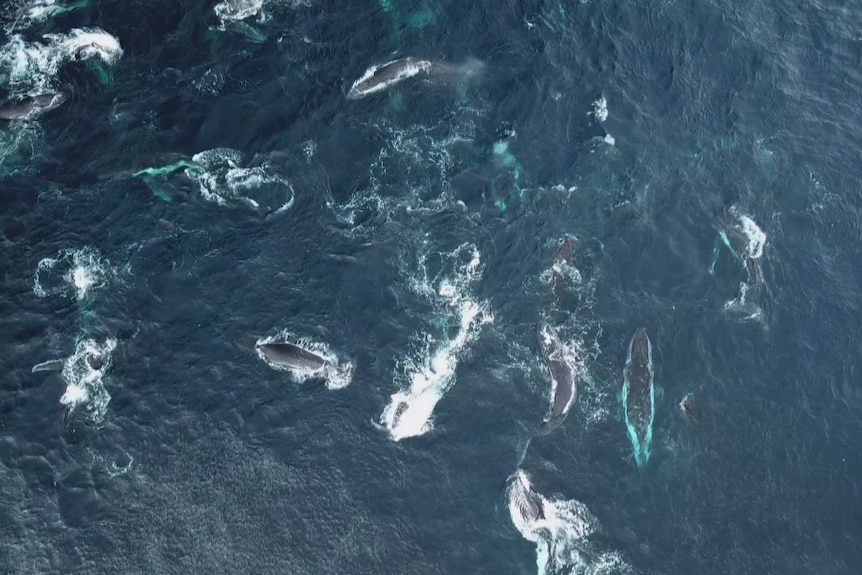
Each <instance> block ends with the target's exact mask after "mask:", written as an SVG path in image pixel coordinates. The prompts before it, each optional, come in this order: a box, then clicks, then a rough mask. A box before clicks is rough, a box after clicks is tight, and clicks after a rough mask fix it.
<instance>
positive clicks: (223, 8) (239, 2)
mask: <svg viewBox="0 0 862 575" xmlns="http://www.w3.org/2000/svg"><path fill="white" fill-rule="evenodd" d="M261 8H263V0H222V1H221V2H219V3H218V4H216V5H215V6H214V7H213V11H214V12H215V13H216V16H218V17H219V19H220V20H221V21H222V22H225V21H230V20H234V21H236V20H245V19H246V18H250V17H252V16H255V15H257V13H258V12H260V10H261Z"/></svg>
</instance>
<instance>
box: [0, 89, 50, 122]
mask: <svg viewBox="0 0 862 575" xmlns="http://www.w3.org/2000/svg"><path fill="white" fill-rule="evenodd" d="M65 101H66V96H65V95H63V94H62V93H57V92H48V93H45V94H38V95H36V96H27V97H25V98H23V99H21V100H16V101H11V102H6V103H5V104H3V105H2V106H0V119H2V120H29V119H32V118H35V117H36V116H41V115H42V114H44V113H46V112H50V111H51V110H53V109H55V108H59V107H60V105H62V104H63V102H65Z"/></svg>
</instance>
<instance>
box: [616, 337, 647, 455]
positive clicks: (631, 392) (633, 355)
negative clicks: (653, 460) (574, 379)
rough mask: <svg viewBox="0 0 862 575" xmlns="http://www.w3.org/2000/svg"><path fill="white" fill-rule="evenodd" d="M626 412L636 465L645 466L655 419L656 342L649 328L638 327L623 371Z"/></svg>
mask: <svg viewBox="0 0 862 575" xmlns="http://www.w3.org/2000/svg"><path fill="white" fill-rule="evenodd" d="M622 402H623V410H624V412H625V422H626V428H627V430H628V433H629V439H631V442H632V449H633V451H634V458H635V463H636V464H637V466H638V467H643V466H644V465H646V462H647V461H648V460H649V456H650V444H651V443H652V432H653V420H654V419H655V383H654V382H653V363H652V343H651V342H650V340H649V336H648V335H647V332H646V329H644V328H642V327H641V328H638V330H637V331H636V332H635V334H634V336H633V337H632V341H631V344H630V346H629V355H628V359H627V360H626V366H625V369H624V370H623V391H622Z"/></svg>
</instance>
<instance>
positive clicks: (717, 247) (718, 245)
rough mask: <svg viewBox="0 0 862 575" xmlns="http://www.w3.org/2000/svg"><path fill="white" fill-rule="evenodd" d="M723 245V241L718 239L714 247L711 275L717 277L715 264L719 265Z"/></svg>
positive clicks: (710, 267) (710, 265)
mask: <svg viewBox="0 0 862 575" xmlns="http://www.w3.org/2000/svg"><path fill="white" fill-rule="evenodd" d="M721 245H722V241H721V240H720V239H718V238H716V239H715V241H714V242H713V245H712V261H711V262H710V264H709V275H711V276H713V275H715V264H717V263H718V256H719V255H720V254H721Z"/></svg>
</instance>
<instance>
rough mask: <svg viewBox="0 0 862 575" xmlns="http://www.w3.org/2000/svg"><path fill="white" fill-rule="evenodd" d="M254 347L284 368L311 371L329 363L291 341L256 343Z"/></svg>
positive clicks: (321, 368)
mask: <svg viewBox="0 0 862 575" xmlns="http://www.w3.org/2000/svg"><path fill="white" fill-rule="evenodd" d="M256 347H257V349H258V350H260V352H261V353H262V354H263V355H264V356H265V357H266V358H267V359H268V360H269V361H271V362H272V363H274V364H276V365H278V366H280V367H284V368H286V369H293V370H297V371H302V372H307V373H309V372H310V373H313V372H317V371H321V370H323V369H324V368H326V367H328V366H329V365H330V362H329V361H327V360H326V359H324V358H322V357H320V356H319V355H317V354H316V353H313V352H310V351H308V350H306V349H303V348H301V347H299V346H298V345H294V344H292V343H287V342H270V343H257V344H256Z"/></svg>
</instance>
